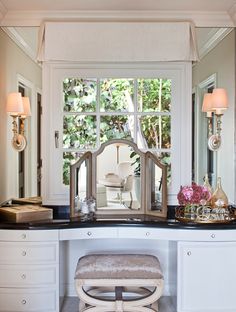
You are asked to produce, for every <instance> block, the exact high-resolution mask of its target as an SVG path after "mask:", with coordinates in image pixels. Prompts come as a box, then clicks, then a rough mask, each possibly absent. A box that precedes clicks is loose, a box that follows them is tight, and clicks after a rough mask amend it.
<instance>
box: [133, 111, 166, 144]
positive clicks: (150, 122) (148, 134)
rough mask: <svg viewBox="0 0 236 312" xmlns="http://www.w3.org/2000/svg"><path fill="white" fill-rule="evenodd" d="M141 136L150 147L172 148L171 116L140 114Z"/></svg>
mask: <svg viewBox="0 0 236 312" xmlns="http://www.w3.org/2000/svg"><path fill="white" fill-rule="evenodd" d="M139 123H140V126H139V127H138V128H139V129H141V136H142V137H144V139H145V141H146V143H147V147H148V148H170V147H171V140H170V116H151V115H150V116H149V115H147V116H139Z"/></svg>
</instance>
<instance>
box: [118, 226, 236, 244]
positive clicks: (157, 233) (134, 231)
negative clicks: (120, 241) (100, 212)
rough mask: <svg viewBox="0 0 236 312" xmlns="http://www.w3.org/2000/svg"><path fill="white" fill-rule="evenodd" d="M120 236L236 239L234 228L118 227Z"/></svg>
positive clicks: (187, 239)
mask: <svg viewBox="0 0 236 312" xmlns="http://www.w3.org/2000/svg"><path fill="white" fill-rule="evenodd" d="M119 237H120V238H134V239H141V238H142V239H148V240H149V239H154V240H169V241H212V242H216V241H236V230H227V231H225V230H193V229H188V230H187V229H186V230H185V229H184V230H182V229H173V228H172V229H170V228H163V229H160V228H154V227H153V228H150V227H147V228H145V227H142V228H138V227H137V228H132V227H128V228H126V227H119Z"/></svg>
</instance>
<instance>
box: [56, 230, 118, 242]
mask: <svg viewBox="0 0 236 312" xmlns="http://www.w3.org/2000/svg"><path fill="white" fill-rule="evenodd" d="M116 237H118V230H117V228H115V227H104V228H86V229H67V230H60V237H59V239H60V240H73V239H96V238H116Z"/></svg>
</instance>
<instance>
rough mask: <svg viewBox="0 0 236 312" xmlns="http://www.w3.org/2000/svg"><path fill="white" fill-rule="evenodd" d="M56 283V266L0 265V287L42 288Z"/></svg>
mask: <svg viewBox="0 0 236 312" xmlns="http://www.w3.org/2000/svg"><path fill="white" fill-rule="evenodd" d="M56 282H57V267H56V265H54V266H45V265H41V266H40V265H34V266H32V265H0V287H29V286H30V287H40V286H41V287H42V286H53V285H56Z"/></svg>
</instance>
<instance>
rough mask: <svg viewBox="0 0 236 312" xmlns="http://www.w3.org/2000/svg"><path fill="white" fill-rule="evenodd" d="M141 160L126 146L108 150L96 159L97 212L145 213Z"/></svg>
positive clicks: (115, 145) (135, 152) (121, 145)
mask: <svg viewBox="0 0 236 312" xmlns="http://www.w3.org/2000/svg"><path fill="white" fill-rule="evenodd" d="M141 171H143V170H142V165H141V156H140V154H139V153H138V152H137V151H136V150H135V149H134V147H132V146H131V145H129V144H127V143H126V142H121V141H117V142H115V143H112V144H108V145H106V146H105V148H104V149H103V151H102V152H101V153H100V154H98V155H97V157H96V199H97V210H98V213H99V212H100V211H102V210H103V211H106V210H111V211H123V212H131V211H133V212H138V211H140V210H141V183H142V181H141V179H142V178H141V174H140V173H141Z"/></svg>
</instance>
